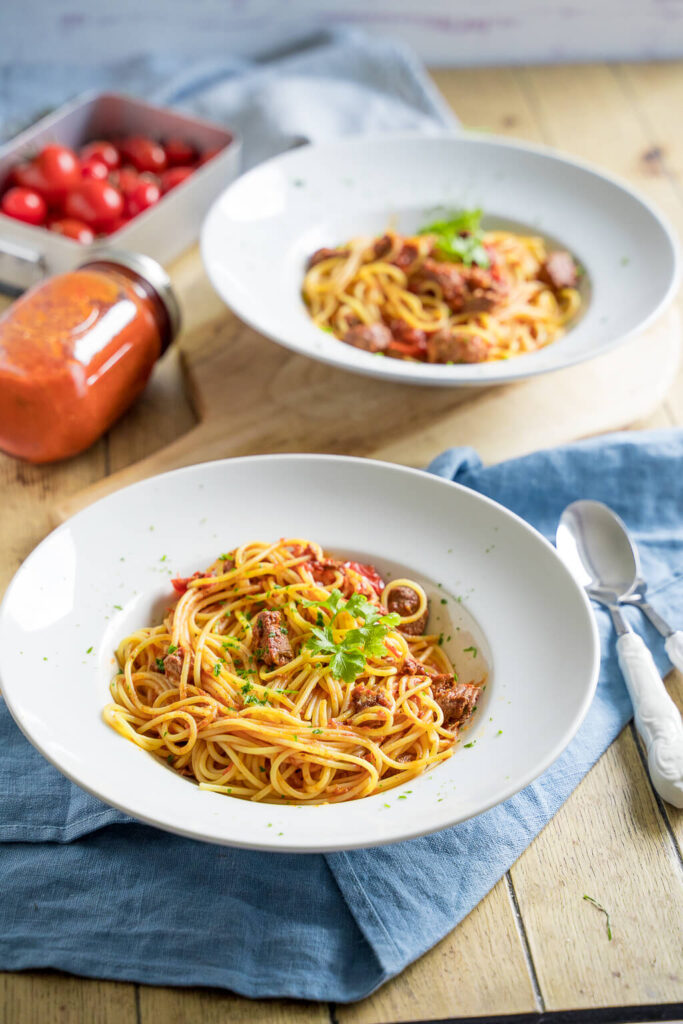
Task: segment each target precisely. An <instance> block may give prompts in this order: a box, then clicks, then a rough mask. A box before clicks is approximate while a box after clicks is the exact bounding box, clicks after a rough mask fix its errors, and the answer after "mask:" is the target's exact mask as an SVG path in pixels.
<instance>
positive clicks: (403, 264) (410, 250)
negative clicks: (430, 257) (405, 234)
mask: <svg viewBox="0 0 683 1024" xmlns="http://www.w3.org/2000/svg"><path fill="white" fill-rule="evenodd" d="M419 258H420V249H419V246H417V245H416V244H415V242H405V243H404V244H403V245H402V246H401V248H400V249H399V251H398V252H397V253H396V255H395V256H394V258H393V260H392V261H391V262H392V263H393V264H395V265H396V266H397V267H398V268H399V269H400V270H405V272H406V274H410V271H411V269H412V268H413V267H414V266H415V265H416V263H417V261H418V260H419Z"/></svg>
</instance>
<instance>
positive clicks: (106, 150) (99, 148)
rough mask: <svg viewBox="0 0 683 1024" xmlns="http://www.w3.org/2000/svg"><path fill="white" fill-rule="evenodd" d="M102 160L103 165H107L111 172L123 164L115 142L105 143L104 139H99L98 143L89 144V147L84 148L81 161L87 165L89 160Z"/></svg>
mask: <svg viewBox="0 0 683 1024" xmlns="http://www.w3.org/2000/svg"><path fill="white" fill-rule="evenodd" d="M93 159H94V160H101V161H102V163H103V164H106V165H107V167H108V168H109V170H110V171H113V170H114V168H115V167H118V166H119V164H120V163H121V157H120V156H119V151H118V149H117V148H116V146H115V145H114V144H113V142H105V141H104V140H103V139H98V140H97V141H96V142H89V143H88V144H87V146H83V149H82V150H81V160H82V161H83V162H84V163H85V162H87V161H88V160H93Z"/></svg>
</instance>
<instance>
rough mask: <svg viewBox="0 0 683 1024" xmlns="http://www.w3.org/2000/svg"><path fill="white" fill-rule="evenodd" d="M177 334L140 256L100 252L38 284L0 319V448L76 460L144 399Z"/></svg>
mask: <svg viewBox="0 0 683 1024" xmlns="http://www.w3.org/2000/svg"><path fill="white" fill-rule="evenodd" d="M179 326H180V313H179V307H178V302H177V299H176V297H175V294H174V292H173V289H172V287H171V282H170V280H169V278H168V275H167V274H166V272H165V270H164V269H163V268H162V267H161V266H160V265H159V264H158V263H157V262H156V261H155V260H153V259H150V258H149V257H148V256H142V255H139V254H136V253H124V252H114V251H106V252H101V253H99V254H97V255H93V256H91V257H90V259H89V260H88V262H87V263H84V264H83V265H82V266H80V267H78V268H77V269H76V270H72V271H69V272H67V273H65V274H58V275H57V276H55V277H51V278H48V279H47V280H45V281H42V282H41V283H40V284H38V285H36V286H35V287H34V288H32V289H31V290H30V291H28V292H26V293H25V294H24V295H22V296H21V297H20V298H19V299H17V300H16V302H14V303H13V304H12V305H11V306H10V308H9V309H8V310H7V312H6V313H5V314H4V315H3V316H2V317H0V448H2V449H3V450H4V451H6V452H9V454H10V455H15V456H18V457H19V458H21V459H27V460H28V461H29V462H54V461H56V460H58V459H65V458H68V457H69V456H70V455H76V454H77V453H78V452H81V451H83V450H84V449H85V448H87V447H88V446H89V445H91V444H92V443H93V442H94V441H96V440H97V438H99V437H101V436H102V434H104V433H105V431H106V430H108V429H109V427H110V426H111V425H112V424H113V423H114V422H115V421H116V420H117V419H118V418H119V416H121V415H122V414H123V413H124V412H125V411H126V409H127V408H128V407H129V406H130V405H131V404H132V402H134V401H135V399H136V398H137V397H138V395H139V394H140V393H141V392H142V390H143V388H144V387H145V384H146V383H147V381H148V379H149V376H150V374H151V372H152V369H153V367H154V363H155V362H156V360H157V359H158V358H159V356H161V355H162V353H163V352H164V351H165V350H166V349H167V348H168V346H169V345H170V343H171V341H172V340H173V338H174V337H175V335H176V334H177V332H178V329H179Z"/></svg>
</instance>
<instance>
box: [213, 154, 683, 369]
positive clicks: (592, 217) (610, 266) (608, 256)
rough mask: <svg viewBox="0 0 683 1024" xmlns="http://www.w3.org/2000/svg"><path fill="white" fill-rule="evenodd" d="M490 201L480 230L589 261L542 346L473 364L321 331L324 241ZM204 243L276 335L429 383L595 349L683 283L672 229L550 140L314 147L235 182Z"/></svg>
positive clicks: (402, 227) (412, 225)
mask: <svg viewBox="0 0 683 1024" xmlns="http://www.w3.org/2000/svg"><path fill="white" fill-rule="evenodd" d="M472 207H480V208H481V209H482V210H483V211H484V222H483V223H484V226H485V227H487V228H506V229H509V230H513V231H521V232H523V233H525V234H538V235H541V236H543V237H544V238H545V239H546V240H547V241H548V242H549V243H550V245H551V247H553V248H558V247H559V248H566V249H568V250H569V251H570V252H571V253H572V254H573V255H574V256H575V258H576V259H577V260H578V261H579V263H580V264H581V265H582V267H583V268H584V270H585V275H584V276H583V279H582V285H581V291H582V298H583V311H582V313H581V314H580V315H579V317H578V318H577V319H576V321H575V323H574V324H573V325H570V326H569V328H568V330H567V333H566V334H565V335H564V336H563V337H562V338H560V339H559V340H558V341H556V342H554V343H553V344H551V345H548V346H547V347H546V348H543V349H541V350H539V351H537V352H533V353H529V354H525V355H522V356H517V357H513V358H510V359H508V360H503V361H498V362H490V363H480V364H476V365H451V366H449V365H442V364H427V363H418V362H408V361H402V360H399V359H387V358H379V357H378V356H377V355H373V354H371V353H368V352H365V351H362V350H361V349H358V348H354V347H352V346H351V345H347V344H345V343H344V342H342V341H339V340H338V339H336V338H335V337H334V336H332V335H330V334H329V333H327V332H325V331H323V330H321V329H320V328H318V327H316V325H315V324H314V323H313V322H312V320H311V318H310V317H309V315H308V312H307V310H306V307H305V305H304V303H303V300H302V297H301V285H302V281H303V276H304V272H305V268H306V261H307V259H308V257H309V256H310V255H311V253H313V252H314V251H315V250H316V249H317V248H319V247H321V246H335V245H339V244H341V243H343V242H345V241H347V240H348V239H350V238H353V237H355V236H369V237H372V236H375V235H381V234H383V232H384V231H385V230H386V228H387V227H388V226H392V227H394V228H396V229H397V230H398V231H401V232H404V233H408V234H411V233H414V232H415V231H416V230H418V229H419V228H420V227H421V226H424V225H425V224H426V223H428V222H430V221H433V220H434V219H435V216H438V215H439V212H441V214H443V211H448V210H454V209H461V208H472ZM201 251H202V257H203V260H204V265H205V267H206V270H207V273H208V275H209V277H210V279H211V281H212V283H213V285H214V287H215V288H216V290H217V292H218V293H219V295H220V296H221V297H222V298H223V299H224V301H225V302H226V303H227V305H228V306H230V307H231V309H233V310H234V312H235V313H236V314H237V315H238V316H239V317H240V318H241V319H242V320H244V321H245V322H246V323H247V324H249V325H250V326H252V327H253V328H255V329H256V330H257V331H259V332H260V333H261V334H264V335H266V336H267V337H269V338H272V339H273V341H276V342H279V343H280V344H281V345H285V346H286V347H287V348H290V349H292V350H293V351H295V352H299V353H301V354H303V355H306V356H310V357H311V358H313V359H318V360H321V361H322V362H324V363H330V364H331V365H333V366H337V367H340V368H342V369H346V370H352V371H354V372H356V373H363V374H366V375H369V376H374V377H380V378H385V379H387V380H395V381H403V382H406V383H413V384H426V385H451V386H454V385H457V386H463V385H468V386H469V385H472V386H473V385H489V384H496V383H504V382H506V381H510V380H518V379H521V378H523V377H531V376H533V375H535V374H539V373H546V372H548V371H550V370H559V369H562V368H563V367H566V366H571V365H572V364H574V363H578V362H581V361H582V360H585V359H591V358H593V357H594V356H598V355H600V354H601V353H603V352H606V351H608V350H609V349H610V348H612V347H614V346H615V345H617V344H619V343H620V342H622V341H624V340H625V339H626V338H627V337H628V336H629V335H631V334H633V333H634V332H635V331H638V330H639V329H642V328H644V327H645V326H646V325H647V324H648V323H649V322H650V321H651V320H653V319H654V317H655V316H656V315H657V313H658V312H659V311H660V310H661V309H662V308H663V306H664V305H665V304H666V303H667V301H668V300H669V299H670V298H671V297H672V295H673V293H674V290H675V288H676V285H677V278H678V270H677V264H678V256H677V244H676V241H675V237H674V235H673V233H672V231H671V229H670V228H669V226H668V225H667V224H666V223H665V221H664V220H662V218H661V217H660V216H659V214H658V213H657V212H656V211H655V210H654V209H653V208H652V207H651V206H650V205H649V204H648V203H647V202H646V201H645V200H644V199H643V198H642V197H640V196H638V195H637V194H636V193H635V192H634V191H633V190H632V189H630V188H629V186H628V185H626V184H624V183H620V182H618V181H616V180H615V179H614V178H612V177H610V176H609V175H606V174H603V173H601V172H600V171H598V170H596V169H595V168H592V167H589V166H587V165H586V164H583V163H579V162H578V161H575V160H572V159H570V158H568V157H565V156H563V155H561V154H558V153H556V152H553V151H551V150H549V149H545V148H542V147H540V146H530V145H520V144H515V143H511V142H508V141H505V140H502V139H497V138H494V137H490V136H486V137H479V136H476V135H454V134H442V135H435V136H427V137H425V136H410V137H405V136H401V137H394V136H377V137H374V138H355V139H352V140H345V141H340V142H326V143H323V144H320V145H310V146H305V147H303V148H301V149H297V150H295V151H293V152H289V153H286V154H284V155H282V156H279V157H276V158H274V159H272V160H269V161H267V162H266V163H264V164H261V165H260V166H258V167H256V168H255V169H254V170H251V171H249V172H248V173H247V174H245V175H243V176H242V177H241V178H239V179H238V180H237V181H236V182H234V183H233V184H232V185H230V186H229V187H228V188H227V189H226V191H225V192H224V193H223V194H222V195H221V196H220V197H219V198H218V199H217V200H216V201H215V203H214V205H213V206H212V208H211V210H210V211H209V214H208V215H207V218H206V220H205V222H204V226H203V228H202V234H201Z"/></svg>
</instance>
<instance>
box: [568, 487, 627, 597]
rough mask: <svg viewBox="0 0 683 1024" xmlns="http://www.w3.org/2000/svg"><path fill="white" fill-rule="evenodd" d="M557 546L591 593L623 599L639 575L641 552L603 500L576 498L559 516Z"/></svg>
mask: <svg viewBox="0 0 683 1024" xmlns="http://www.w3.org/2000/svg"><path fill="white" fill-rule="evenodd" d="M557 550H558V552H559V553H560V557H561V558H562V559H563V561H564V562H565V564H566V565H567V566H568V567H569V569H570V570H571V572H572V574H573V575H574V578H575V579H576V580H578V582H579V583H581V585H582V586H583V587H585V588H586V590H588V591H589V592H590V593H591V595H593V594H595V596H596V597H597V596H598V593H601V594H604V595H610V596H612V597H613V600H614V601H621V600H623V599H624V598H625V597H628V595H629V594H630V593H631V592H632V591H633V590H634V588H635V587H636V584H637V582H638V578H639V576H640V563H639V558H638V552H637V550H636V548H635V547H634V545H633V543H632V542H631V538H630V536H629V533H628V530H627V529H626V525H625V523H624V522H623V520H622V519H620V518H619V516H618V515H617V514H616V512H613V511H612V509H610V508H608V507H607V505H603V504H602V502H600V501H588V500H582V501H575V502H572V504H571V505H568V506H567V508H566V509H565V510H564V512H563V513H562V515H561V517H560V522H559V525H558V528H557Z"/></svg>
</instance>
